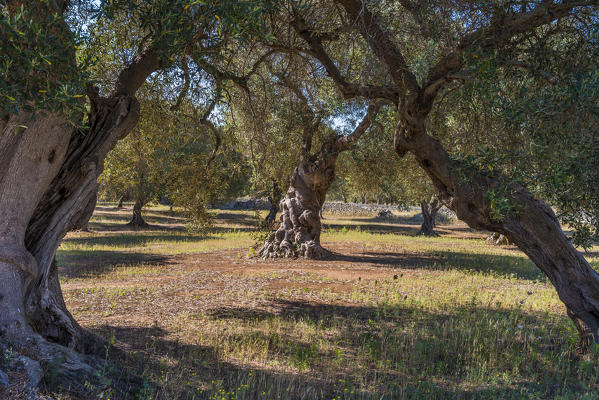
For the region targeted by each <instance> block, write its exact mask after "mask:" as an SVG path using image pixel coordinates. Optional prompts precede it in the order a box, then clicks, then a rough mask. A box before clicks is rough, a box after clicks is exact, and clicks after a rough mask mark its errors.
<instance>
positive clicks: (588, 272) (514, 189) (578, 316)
mask: <svg viewBox="0 0 599 400" xmlns="http://www.w3.org/2000/svg"><path fill="white" fill-rule="evenodd" d="M401 112H402V116H403V118H402V120H401V121H400V124H399V126H398V130H397V131H396V134H395V148H396V151H397V153H398V154H399V155H404V154H405V153H406V152H407V151H410V152H412V153H413V154H414V155H415V156H416V159H417V160H418V162H419V164H420V165H421V166H422V168H424V170H425V171H426V172H427V173H428V174H429V176H430V177H431V178H432V180H433V183H434V185H435V187H436V189H437V190H438V193H439V196H440V198H441V199H442V200H443V203H445V204H446V205H448V206H449V208H451V209H452V210H453V211H455V213H456V215H457V216H458V218H459V219H461V220H462V221H464V222H466V223H467V224H468V225H469V226H470V227H472V228H474V229H485V230H489V231H492V232H498V233H500V234H503V235H505V236H506V237H507V238H508V239H509V240H510V241H511V242H512V243H514V244H516V245H517V246H518V247H519V248H520V249H521V250H522V251H523V252H524V253H525V254H526V255H527V256H528V257H529V258H530V259H531V260H532V261H533V262H534V263H535V264H536V265H537V267H539V268H540V269H541V270H542V271H543V272H544V273H545V274H546V275H547V277H548V278H549V280H550V281H551V283H552V284H553V285H554V286H555V288H556V290H557V293H558V295H559V297H560V299H561V300H562V301H563V302H564V304H565V305H566V311H567V313H568V315H569V316H570V318H572V320H573V321H574V323H575V325H576V327H577V328H578V330H579V332H580V335H581V346H582V348H588V347H589V345H590V344H591V343H599V274H597V272H595V271H594V270H593V269H592V268H591V267H590V266H589V264H588V263H587V261H586V260H585V258H584V257H583V256H582V255H581V254H580V253H579V252H578V251H577V250H576V249H575V248H574V247H573V246H572V244H571V243H570V241H569V240H568V239H567V238H566V236H565V235H564V233H563V232H562V229H561V226H560V223H559V221H558V219H557V217H556V216H555V214H554V212H553V210H552V209H551V208H550V207H549V206H548V205H547V204H545V203H543V202H542V201H540V200H537V199H535V197H534V196H533V195H532V194H531V193H530V192H529V191H527V190H526V189H525V188H523V187H521V186H518V185H514V184H508V185H509V186H510V190H509V191H506V192H508V193H511V196H510V198H509V200H510V202H511V203H512V205H513V206H512V211H511V212H509V213H507V214H506V215H504V216H502V217H501V218H500V219H496V218H493V217H492V214H491V212H490V211H491V210H492V209H491V208H490V204H489V203H488V201H487V200H486V193H487V191H488V190H493V189H496V188H498V187H500V186H501V185H506V184H505V183H501V182H499V181H498V180H497V179H495V178H490V177H487V176H483V175H481V174H480V173H479V172H478V171H474V170H471V169H468V168H467V167H465V166H464V165H462V164H460V163H459V162H457V161H455V160H452V159H451V158H450V157H449V154H448V153H447V152H446V151H445V149H444V148H443V147H442V145H441V143H440V142H439V141H438V140H436V139H434V138H433V137H431V136H429V135H428V134H427V133H426V129H425V128H424V126H425V120H424V118H423V119H421V120H417V119H414V118H413V116H417V115H419V113H418V112H417V110H414V109H410V108H409V107H404V108H403V110H401ZM420 115H422V113H420Z"/></svg>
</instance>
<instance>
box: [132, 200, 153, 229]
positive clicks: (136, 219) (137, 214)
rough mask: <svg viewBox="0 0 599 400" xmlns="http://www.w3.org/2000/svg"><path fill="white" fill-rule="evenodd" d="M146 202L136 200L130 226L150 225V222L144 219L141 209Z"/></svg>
mask: <svg viewBox="0 0 599 400" xmlns="http://www.w3.org/2000/svg"><path fill="white" fill-rule="evenodd" d="M143 206H144V204H143V202H142V201H141V200H139V199H138V200H136V201H135V204H134V205H133V216H132V217H131V221H129V223H128V224H127V225H128V226H133V227H136V228H142V227H145V226H148V223H147V222H146V221H145V220H144V219H143V216H142V215H141V210H142V208H143Z"/></svg>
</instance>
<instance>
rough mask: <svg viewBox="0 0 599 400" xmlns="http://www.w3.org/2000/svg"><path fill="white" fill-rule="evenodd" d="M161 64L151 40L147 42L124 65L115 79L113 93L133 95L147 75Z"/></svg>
mask: <svg viewBox="0 0 599 400" xmlns="http://www.w3.org/2000/svg"><path fill="white" fill-rule="evenodd" d="M160 66H161V63H160V60H159V59H158V53H157V51H156V49H155V48H154V45H153V43H152V42H150V43H148V45H147V46H146V47H145V49H144V50H142V51H141V52H140V53H139V54H138V55H137V56H135V58H134V59H133V61H131V64H129V65H128V66H127V67H125V68H124V69H123V70H122V71H121V73H120V74H119V77H118V79H117V82H116V85H115V89H114V92H113V95H119V94H122V95H128V96H133V95H135V92H137V89H139V88H140V86H141V85H142V84H143V83H144V82H145V81H146V79H147V78H148V76H150V74H151V73H152V72H154V71H156V70H158V69H159V68H160Z"/></svg>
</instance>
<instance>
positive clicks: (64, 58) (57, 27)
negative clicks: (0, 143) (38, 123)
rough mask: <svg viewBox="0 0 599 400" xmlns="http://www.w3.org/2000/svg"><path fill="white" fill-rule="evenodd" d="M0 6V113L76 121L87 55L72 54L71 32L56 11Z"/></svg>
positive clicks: (74, 41) (81, 107)
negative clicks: (45, 115)
mask: <svg viewBox="0 0 599 400" xmlns="http://www.w3.org/2000/svg"><path fill="white" fill-rule="evenodd" d="M2 7H3V6H0V54H1V55H2V56H1V57H0V117H2V116H4V115H9V114H18V113H19V112H21V111H26V112H32V113H36V112H38V111H40V110H45V111H51V112H56V113H59V114H61V115H63V116H64V117H65V119H66V120H67V121H69V122H70V123H72V124H74V125H76V126H79V125H80V123H81V118H82V115H83V112H84V110H85V102H84V101H83V99H82V98H83V96H84V95H85V91H86V85H87V82H88V81H89V75H88V71H87V68H88V66H89V60H87V59H81V58H79V59H76V57H75V52H76V49H77V46H78V41H77V37H76V36H75V35H74V34H73V33H72V32H71V31H70V30H69V29H68V27H67V26H66V24H65V21H64V19H63V17H62V15H59V14H58V13H57V12H55V11H54V12H53V11H52V9H51V8H50V7H49V6H46V5H43V4H40V5H39V8H38V9H36V10H35V11H33V10H30V9H28V8H25V7H24V6H21V8H19V9H18V10H17V11H16V12H14V13H8V11H6V10H3V8H2Z"/></svg>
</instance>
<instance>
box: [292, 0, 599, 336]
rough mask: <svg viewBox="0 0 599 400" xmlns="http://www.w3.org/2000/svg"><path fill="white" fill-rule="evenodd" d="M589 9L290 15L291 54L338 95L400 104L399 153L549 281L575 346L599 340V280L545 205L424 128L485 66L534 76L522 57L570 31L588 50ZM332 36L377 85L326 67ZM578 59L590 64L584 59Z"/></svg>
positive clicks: (377, 9) (446, 5) (359, 7)
mask: <svg viewBox="0 0 599 400" xmlns="http://www.w3.org/2000/svg"><path fill="white" fill-rule="evenodd" d="M597 3H598V2H596V1H564V2H562V1H542V2H521V1H514V2H512V1H501V2H499V1H498V2H474V1H464V2H414V1H409V0H406V1H404V0H400V1H396V2H394V1H382V2H370V1H361V0H334V1H333V2H332V5H335V6H336V7H330V6H331V3H326V2H324V3H318V4H316V3H315V4H314V7H311V8H308V9H307V8H300V7H297V8H293V9H291V10H290V12H289V17H290V20H289V21H290V23H291V24H292V26H293V27H294V29H295V32H296V34H297V35H298V36H300V37H301V38H303V40H304V43H303V44H301V45H299V46H293V47H291V48H289V47H288V48H287V51H294V52H297V53H302V54H305V55H309V56H311V57H314V58H315V59H317V60H318V61H319V62H320V63H321V65H322V66H323V68H324V69H326V71H327V73H328V75H329V76H330V78H331V79H332V80H333V81H334V82H335V84H336V86H337V88H338V90H339V91H340V92H341V93H343V94H344V95H345V96H348V97H353V96H356V97H358V96H359V97H366V98H370V99H375V98H385V99H388V100H389V101H392V102H394V103H395V104H396V106H397V114H398V123H397V126H396V129H395V134H394V149H395V151H396V153H397V154H398V155H400V156H404V155H406V154H408V153H412V154H413V155H414V156H415V158H416V160H417V161H418V163H419V165H420V166H421V167H422V168H423V169H424V170H425V171H426V173H427V174H428V175H429V176H430V178H431V179H432V181H433V184H434V186H435V189H436V190H437V192H438V193H439V196H440V198H441V200H442V201H443V202H444V203H445V204H447V205H448V207H449V208H451V209H452V210H453V211H455V212H456V214H457V216H458V218H459V219H461V220H463V221H465V222H466V223H468V224H469V225H470V226H471V227H473V228H475V229H485V230H489V231H493V232H498V233H501V234H504V235H505V236H506V237H507V238H508V239H509V240H510V241H511V242H513V243H515V244H516V245H517V246H518V247H519V248H520V249H521V250H522V251H523V252H524V253H525V254H526V255H527V256H528V257H529V258H530V259H531V260H532V261H533V262H534V263H535V264H536V265H537V266H538V267H539V268H540V269H541V270H542V271H543V272H544V273H545V274H546V275H547V276H548V278H549V280H550V281H551V282H552V284H553V285H554V286H555V288H556V290H557V293H558V295H559V297H560V299H561V300H562V301H563V302H564V304H565V306H566V310H567V312H568V315H569V316H570V317H571V318H572V320H573V321H574V323H575V325H576V326H577V328H578V330H579V332H580V334H581V344H582V345H583V347H588V346H589V345H590V344H591V343H597V342H599V275H598V274H597V273H596V272H595V271H594V270H593V269H592V268H591V267H590V266H589V264H588V262H587V261H586V260H585V258H584V257H583V256H582V255H581V254H580V253H579V252H578V251H577V250H576V249H575V248H574V246H573V245H572V243H571V242H570V241H569V240H568V239H567V238H566V236H565V235H564V233H563V231H562V229H561V226H560V223H559V220H558V218H557V216H556V214H555V213H554V212H553V210H552V209H551V207H549V206H548V205H547V204H546V203H545V202H543V201H542V200H541V199H540V198H539V197H538V196H535V195H534V194H533V193H531V191H530V190H529V189H528V188H527V187H526V186H524V185H522V184H520V183H518V182H517V181H514V180H512V179H510V178H509V175H508V174H504V173H502V171H501V169H500V168H497V169H494V168H492V171H489V172H491V173H487V172H485V170H484V169H481V168H478V166H475V165H472V163H470V162H469V160H468V159H467V158H465V157H460V156H459V152H457V155H456V152H452V151H451V150H452V143H451V142H447V141H445V142H443V141H441V140H439V139H438V138H436V137H435V132H434V128H435V125H434V124H430V121H431V118H432V117H433V116H435V115H441V114H443V113H444V112H446V111H450V110H445V109H444V107H443V106H442V105H441V106H439V107H437V104H439V103H440V102H441V100H442V98H443V96H444V94H446V93H447V92H448V91H449V90H452V89H454V88H455V87H456V84H458V85H459V83H461V82H464V81H467V80H484V79H485V78H486V77H485V76H484V70H482V69H481V68H479V67H478V66H480V65H481V63H480V60H481V59H483V60H485V59H489V58H490V57H493V56H494V55H496V54H500V55H504V57H502V63H501V66H500V67H501V68H502V69H505V70H509V69H525V70H528V71H530V73H531V74H533V73H535V72H537V71H540V72H538V73H542V71H543V68H544V66H545V65H551V62H552V61H551V60H540V61H541V65H535V64H528V63H526V62H523V60H522V59H521V57H522V56H523V55H525V54H526V53H527V50H528V49H530V48H532V47H535V46H539V45H541V44H547V45H549V46H550V43H549V41H550V39H553V38H556V37H561V38H567V37H569V36H570V35H571V34H572V32H575V33H576V35H578V36H580V37H583V38H585V39H586V40H587V41H589V42H592V41H593V40H594V39H593V33H594V32H595V27H596V21H597V8H596V6H597ZM331 10H334V11H331ZM325 16H326V21H325V20H323V19H322V18H323V17H325ZM332 21H335V22H332ZM339 32H349V33H341V34H339ZM331 38H333V40H335V38H341V40H339V39H338V41H340V42H341V43H342V44H343V43H347V42H348V41H359V42H361V43H364V44H365V45H367V46H368V48H369V52H368V54H367V55H366V57H368V59H369V62H371V63H372V64H374V65H378V66H382V67H383V68H384V69H385V71H386V74H384V75H382V76H381V77H380V79H379V80H378V81H360V80H356V79H352V77H349V78H348V77H347V76H345V75H344V73H343V69H341V68H339V65H340V63H339V62H335V61H334V59H335V55H336V53H335V51H334V49H333V45H329V42H330V41H331ZM582 54H584V55H585V56H587V57H590V56H592V54H591V53H589V52H588V51H587V52H583V53H582ZM375 68H376V67H375ZM484 111H485V110H484V109H480V110H479V112H480V113H484ZM455 135H456V137H457V136H458V135H459V133H458V132H455ZM551 137H552V138H553V139H554V140H556V141H559V140H560V138H559V137H558V136H555V135H551ZM465 140H467V138H466V139H465ZM487 171H488V170H487Z"/></svg>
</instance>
